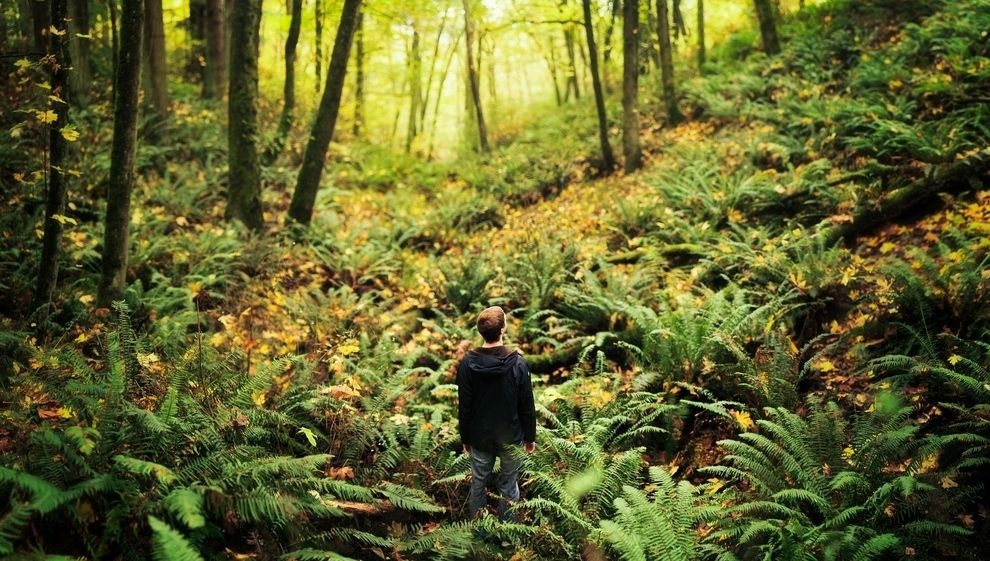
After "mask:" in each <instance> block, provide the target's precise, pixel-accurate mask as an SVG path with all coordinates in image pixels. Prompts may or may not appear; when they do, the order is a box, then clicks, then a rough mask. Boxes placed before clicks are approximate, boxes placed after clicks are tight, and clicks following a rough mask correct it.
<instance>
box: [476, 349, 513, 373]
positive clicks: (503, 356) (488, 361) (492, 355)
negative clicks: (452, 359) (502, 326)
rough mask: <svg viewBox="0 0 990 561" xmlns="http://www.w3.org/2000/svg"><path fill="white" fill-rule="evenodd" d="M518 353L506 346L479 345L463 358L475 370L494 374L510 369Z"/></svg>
mask: <svg viewBox="0 0 990 561" xmlns="http://www.w3.org/2000/svg"><path fill="white" fill-rule="evenodd" d="M518 356H519V353H517V352H516V351H513V350H511V349H509V348H508V347H505V346H501V347H479V348H477V349H474V350H472V351H470V352H468V354H467V357H465V360H467V361H468V364H469V365H470V366H471V368H472V369H474V371H475V372H477V373H478V374H481V375H483V376H495V375H499V374H503V373H505V372H507V371H509V370H511V368H512V365H513V364H514V363H515V360H516V357H518Z"/></svg>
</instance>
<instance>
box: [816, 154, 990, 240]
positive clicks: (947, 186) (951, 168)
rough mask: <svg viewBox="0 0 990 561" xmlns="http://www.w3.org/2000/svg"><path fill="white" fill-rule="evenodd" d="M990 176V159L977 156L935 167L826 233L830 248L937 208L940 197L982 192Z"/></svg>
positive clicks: (858, 210)
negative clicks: (912, 212) (911, 214)
mask: <svg viewBox="0 0 990 561" xmlns="http://www.w3.org/2000/svg"><path fill="white" fill-rule="evenodd" d="M988 173H990V158H988V157H987V156H983V155H979V154H978V155H976V156H972V157H969V158H966V159H962V160H957V161H954V162H952V163H949V164H943V165H940V166H938V167H936V168H935V169H934V170H933V171H932V172H930V173H928V174H927V175H926V176H925V177H923V178H921V179H918V180H915V181H913V182H911V183H910V184H908V185H906V186H904V187H901V188H899V189H895V190H892V191H889V192H887V193H886V194H884V196H883V197H882V201H881V202H877V201H873V202H869V203H866V204H863V205H861V206H860V208H858V209H857V210H856V211H855V212H854V213H853V219H852V220H851V221H849V222H844V223H842V224H839V225H837V226H833V227H832V228H830V229H828V230H826V231H825V233H824V235H825V239H826V243H828V244H829V245H832V244H835V243H838V242H839V241H845V242H847V243H850V242H852V241H853V240H854V239H855V238H856V237H857V236H858V235H859V234H861V233H863V232H865V231H867V230H869V229H871V228H874V227H876V226H878V225H881V224H885V223H889V222H892V221H894V220H896V219H897V218H898V217H899V216H901V215H903V214H904V213H906V212H908V211H910V210H913V209H916V208H918V207H923V205H929V207H930V206H931V204H933V201H934V203H936V204H937V202H938V198H937V196H938V195H939V194H943V193H947V194H956V193H962V192H965V191H979V190H982V189H986V188H987V187H988V181H987V180H986V179H985V178H986V177H987V176H988V175H987V174H988Z"/></svg>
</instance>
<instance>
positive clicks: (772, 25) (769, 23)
mask: <svg viewBox="0 0 990 561" xmlns="http://www.w3.org/2000/svg"><path fill="white" fill-rule="evenodd" d="M754 1H755V2H756V18H757V20H758V21H759V23H760V37H761V38H762V40H763V52H765V53H766V54H767V55H769V56H773V55H776V54H779V53H780V39H778V38H777V22H776V21H774V17H773V13H774V7H773V5H772V4H771V3H770V0H754Z"/></svg>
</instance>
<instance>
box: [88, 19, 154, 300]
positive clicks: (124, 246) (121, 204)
mask: <svg viewBox="0 0 990 561" xmlns="http://www.w3.org/2000/svg"><path fill="white" fill-rule="evenodd" d="M143 28H144V2H143V1H141V0H133V1H131V0H129V1H127V2H124V3H123V7H122V9H121V13H120V38H119V40H118V42H119V44H120V52H119V53H117V73H116V76H115V77H114V104H113V105H114V108H113V141H112V145H111V147H110V178H109V179H110V180H109V186H108V188H107V211H106V212H107V214H106V220H105V223H104V228H105V230H104V236H103V256H102V257H103V271H102V274H101V276H100V283H99V288H98V290H97V304H98V305H99V306H101V307H110V304H112V303H113V301H114V300H119V299H120V297H121V296H122V295H123V294H124V288H125V286H126V283H127V252H128V240H129V238H130V223H131V192H132V191H133V190H134V152H135V150H136V148H137V122H138V91H139V90H140V89H141V34H142V31H143Z"/></svg>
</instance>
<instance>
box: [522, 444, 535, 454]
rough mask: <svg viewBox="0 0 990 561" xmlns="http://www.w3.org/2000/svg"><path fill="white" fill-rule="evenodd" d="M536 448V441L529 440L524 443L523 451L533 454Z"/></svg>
mask: <svg viewBox="0 0 990 561" xmlns="http://www.w3.org/2000/svg"><path fill="white" fill-rule="evenodd" d="M535 450H536V443H535V442H527V443H525V444H523V452H526V453H527V454H532V453H533V451H535Z"/></svg>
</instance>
